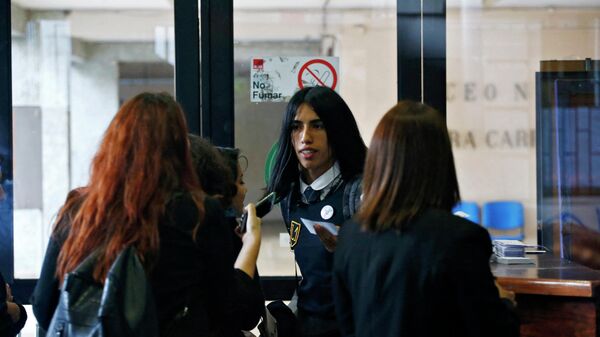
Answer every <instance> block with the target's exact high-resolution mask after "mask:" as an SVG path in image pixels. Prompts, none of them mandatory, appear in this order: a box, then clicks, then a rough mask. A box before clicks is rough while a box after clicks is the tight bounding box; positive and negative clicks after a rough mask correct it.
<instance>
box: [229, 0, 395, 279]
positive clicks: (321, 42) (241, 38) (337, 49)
mask: <svg viewBox="0 0 600 337" xmlns="http://www.w3.org/2000/svg"><path fill="white" fill-rule="evenodd" d="M234 40H235V45H234V46H235V49H234V62H235V69H234V73H235V143H236V146H237V147H239V148H240V149H241V151H242V153H243V154H244V155H245V156H246V157H247V158H248V169H247V170H246V173H245V179H246V183H247V185H248V195H247V197H246V201H247V202H250V201H254V200H257V199H258V198H259V196H260V195H262V193H263V190H262V189H263V188H264V187H265V186H266V182H265V162H266V160H267V154H268V152H269V150H270V149H271V147H272V146H273V144H274V143H275V141H276V140H277V137H278V135H279V128H280V126H281V119H282V116H283V111H284V109H285V106H286V102H259V103H252V102H251V94H250V92H251V89H252V88H251V78H250V76H251V70H252V66H253V64H252V59H253V58H269V57H280V56H281V57H304V56H308V57H315V58H327V57H337V58H338V60H339V68H338V70H339V72H338V82H337V88H338V92H339V93H340V94H341V96H342V97H343V98H344V100H346V102H347V103H348V105H349V106H350V109H351V110H352V112H353V113H354V115H355V117H356V119H357V122H358V125H359V128H360V131H361V134H362V136H363V138H364V140H365V142H366V143H367V144H368V142H369V141H370V138H371V134H372V132H373V130H374V128H375V126H376V125H377V122H378V121H379V119H380V117H381V116H383V114H384V113H385V112H386V111H387V110H388V109H389V108H390V107H391V106H392V105H394V104H395V102H396V97H397V88H398V87H397V80H396V69H397V59H396V1H395V0H353V1H331V2H329V1H313V0H310V1H303V2H298V3H292V2H281V1H251V0H235V1H234ZM322 79H323V78H322ZM292 81H297V80H296V79H295V78H293V79H292ZM323 81H324V82H326V80H325V79H323ZM263 233H264V239H263V242H262V248H261V252H260V257H259V264H258V269H259V271H260V273H261V275H294V273H295V271H294V259H293V255H292V253H291V252H290V249H289V237H288V236H287V233H286V229H285V226H284V224H283V220H282V218H281V213H280V210H279V208H276V209H274V210H273V211H272V212H271V213H270V214H269V215H268V216H267V217H266V218H264V222H263Z"/></svg>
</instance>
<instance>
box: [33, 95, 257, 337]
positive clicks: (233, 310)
mask: <svg viewBox="0 0 600 337" xmlns="http://www.w3.org/2000/svg"><path fill="white" fill-rule="evenodd" d="M248 212H249V213H250V214H251V215H253V214H254V206H253V205H249V206H248ZM249 224H250V226H249V228H248V230H247V232H246V234H245V235H244V237H243V247H242V250H241V251H240V253H239V254H238V256H237V259H235V257H232V254H233V249H232V242H231V238H230V235H229V232H228V230H227V227H226V225H224V217H223V210H222V209H221V206H220V204H219V202H218V201H216V200H213V199H210V198H205V196H204V193H203V191H202V189H201V188H200V185H199V183H198V179H197V177H196V175H195V172H194V168H193V165H192V162H191V157H190V151H189V145H188V137H187V127H186V124H185V120H184V116H183V113H182V111H181V108H180V106H179V105H178V104H177V103H176V102H175V101H174V99H173V98H172V97H171V96H170V95H168V94H151V93H142V94H139V95H137V96H135V97H134V98H132V99H130V100H128V101H127V102H125V103H124V104H123V106H122V107H121V108H120V110H119V111H118V112H117V114H116V116H115V117H114V119H113V120H112V122H111V123H110V125H109V127H108V129H107V130H106V133H105V135H104V138H103V140H102V142H101V144H100V147H99V149H98V152H97V153H96V156H95V157H94V159H93V162H92V166H91V176H90V181H89V183H88V185H87V186H86V187H85V188H82V189H79V190H75V191H73V192H72V193H70V194H69V196H68V198H67V202H66V203H65V205H64V206H63V208H62V210H61V212H60V213H59V215H58V218H57V221H56V223H55V225H54V229H53V234H52V236H51V239H50V243H49V244H48V249H47V252H46V256H45V259H44V264H43V266H42V271H41V274H40V279H39V281H38V284H37V285H36V289H35V291H34V294H33V297H32V303H33V309H34V314H35V316H36V318H37V319H38V323H39V324H40V326H41V327H43V328H44V329H47V328H48V325H49V323H50V320H51V319H52V315H53V312H54V310H55V308H56V305H57V303H58V295H59V287H60V285H61V284H62V281H63V278H64V276H65V274H66V273H68V272H71V271H73V270H74V269H75V268H76V267H77V266H78V265H79V264H80V263H81V262H82V261H83V260H84V259H85V258H86V257H88V256H89V255H90V254H92V253H93V252H100V254H99V256H98V259H97V263H96V266H95V269H94V273H93V275H94V278H95V279H96V280H97V281H98V282H103V280H104V279H105V277H106V274H107V272H108V270H109V268H110V266H111V264H112V263H113V261H114V260H115V258H116V256H117V255H118V254H119V253H120V252H121V250H123V249H124V248H125V247H128V246H134V247H135V248H136V250H137V252H138V257H139V258H140V261H142V264H143V265H144V268H145V270H146V272H147V274H148V275H149V279H150V282H151V284H152V289H153V293H154V299H155V303H156V308H157V315H158V320H159V322H158V323H159V328H160V333H161V335H163V336H164V335H177V336H204V335H211V336H213V335H214V336H228V335H229V333H228V331H229V330H228V329H233V331H235V330H238V331H239V330H240V329H247V328H248V327H249V325H252V324H255V323H256V320H258V317H256V318H255V321H254V322H250V321H252V320H254V318H248V317H246V316H244V315H240V311H243V310H244V308H246V307H248V306H252V305H263V303H262V302H261V300H262V299H261V297H260V296H257V297H256V298H253V297H252V296H246V297H243V298H239V297H236V294H235V291H232V289H233V288H232V287H233V285H234V284H235V283H236V282H246V283H248V284H250V283H251V279H252V277H253V275H254V271H255V270H254V269H255V265H256V258H257V256H258V250H259V248H260V219H258V218H256V217H255V216H252V217H251V221H250V222H249ZM229 261H235V266H232V265H231V264H230V262H229ZM232 292H233V294H232ZM246 293H248V292H246ZM231 296H233V297H231ZM226 298H232V300H229V301H228V300H224V299H226ZM256 302H258V303H256ZM237 304H239V305H237ZM236 317H244V318H246V321H245V322H242V321H241V320H240V319H237V318H236ZM250 328H251V327H250Z"/></svg>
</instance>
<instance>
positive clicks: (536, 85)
mask: <svg viewBox="0 0 600 337" xmlns="http://www.w3.org/2000/svg"><path fill="white" fill-rule="evenodd" d="M599 17H600V3H598V2H597V1H596V2H594V1H583V0H581V1H579V0H556V1H551V0H547V1H535V2H531V1H525V2H523V1H495V2H494V1H492V2H490V1H466V2H465V1H454V0H451V1H450V0H449V1H448V2H447V21H446V22H447V34H446V36H447V41H446V42H447V43H446V46H447V81H448V83H447V84H448V86H447V88H448V92H447V115H448V127H449V129H450V133H451V135H452V143H453V146H454V151H455V152H454V153H455V160H456V165H457V172H458V176H459V183H460V187H461V195H462V197H463V199H465V200H472V201H476V202H478V203H479V204H480V205H483V204H484V203H486V202H488V201H493V200H516V201H519V202H521V203H522V204H523V205H524V207H525V241H527V242H530V243H535V242H536V241H537V228H538V224H541V223H543V222H546V221H554V220H552V219H553V218H555V219H558V218H561V217H563V216H565V215H566V213H564V212H563V213H560V211H559V210H556V209H548V212H545V210H544V209H540V210H538V207H537V205H538V204H537V201H538V200H537V197H538V196H537V191H538V190H537V189H536V186H537V183H536V175H537V174H539V175H541V177H540V178H541V182H542V185H543V186H544V188H543V189H542V190H540V191H541V192H542V195H550V196H551V197H550V198H549V199H545V200H547V201H548V202H550V203H555V202H556V200H554V201H552V200H551V199H553V198H555V197H557V195H555V194H553V193H554V192H555V191H556V186H557V185H556V184H557V182H558V180H560V179H558V177H559V176H558V175H557V171H556V167H557V165H558V164H561V167H562V168H563V171H564V172H563V173H560V172H559V173H558V174H565V172H568V173H566V175H564V176H563V177H562V182H563V183H564V184H565V185H564V186H565V187H566V188H567V189H569V190H571V191H572V192H573V193H568V196H567V195H565V196H563V197H565V199H564V200H569V201H568V203H569V210H568V211H569V213H571V214H572V215H576V217H577V218H578V219H580V220H581V222H582V223H583V224H584V225H585V226H587V227H589V228H595V229H598V228H599V227H598V226H599V225H600V218H597V213H596V209H595V207H596V206H592V205H594V204H595V205H598V203H599V199H598V194H597V192H594V193H596V194H594V193H591V191H592V190H593V188H592V186H589V185H590V184H592V181H593V179H594V173H593V172H594V171H593V164H592V163H593V162H594V158H595V156H597V154H595V153H594V151H593V150H592V148H593V142H592V141H591V139H592V137H593V136H592V135H593V133H592V132H591V131H590V125H591V124H592V123H590V121H589V120H590V118H593V117H590V116H592V115H593V113H592V112H593V111H594V109H597V107H598V104H599V103H598V102H599V101H600V99H599V98H598V96H597V95H598V94H597V92H598V91H596V100H595V101H594V100H593V99H591V100H587V101H585V100H583V99H581V98H578V99H577V100H572V101H571V102H572V104H570V106H567V107H565V109H563V110H561V111H562V112H561V113H560V114H557V115H554V113H555V112H556V111H555V109H554V108H553V107H552V106H554V105H548V104H546V103H544V102H545V101H544V100H545V98H544V97H548V95H549V94H551V93H552V92H553V90H554V89H555V88H556V87H555V86H554V82H552V83H550V82H548V87H545V86H544V85H545V84H544V83H545V82H544V81H540V78H541V77H540V76H545V75H543V74H544V73H546V74H549V73H551V72H548V71H547V68H548V66H542V64H548V62H547V61H550V60H555V61H556V62H558V63H559V64H561V67H563V66H566V65H567V64H572V63H569V62H579V64H581V65H584V63H585V62H584V61H583V60H585V59H586V58H589V59H592V60H598V59H600V26H599V25H598V22H599V21H598V18H599ZM581 70H583V68H582V69H581ZM573 71H574V70H573V69H571V70H568V69H566V68H565V71H564V72H565V73H570V72H573ZM595 74H598V68H596V72H595ZM596 76H597V75H596ZM596 78H597V77H596ZM546 89H547V90H546ZM596 90H597V89H596ZM559 96H560V95H559ZM578 97H579V96H578ZM582 97H583V96H582ZM588 98H589V97H588ZM550 101H552V102H558V96H557V98H556V100H554V99H551V100H550ZM584 101H585V102H584ZM586 102H587V103H586ZM588 103H589V104H588ZM536 104H537V105H536ZM552 104H554V103H552ZM536 114H538V125H540V124H539V122H540V121H543V120H549V119H548V118H554V119H552V120H553V121H555V122H557V123H554V122H550V123H545V122H544V123H542V125H541V128H540V129H537V130H536ZM556 118H558V119H556ZM559 119H560V122H558V121H559ZM553 134H556V135H559V136H556V137H559V138H560V139H558V138H556V137H555V136H551V138H548V137H547V136H546V135H553ZM536 136H537V139H539V140H540V142H539V144H537V145H536ZM540 137H541V138H540ZM555 144H560V147H561V148H562V150H560V151H563V152H564V153H563V152H561V154H560V155H559V158H560V159H559V160H558V161H557V158H556V156H555V154H556V153H557V152H556V151H558V150H557V149H556V148H555V147H554V146H555ZM536 147H537V149H539V154H540V156H539V158H540V161H539V162H537V163H536ZM536 168H537V171H536ZM583 185H586V186H583ZM548 186H549V187H548ZM553 186H554V187H553ZM585 205H587V206H585ZM565 210H566V209H565ZM556 211H558V212H559V213H556ZM598 214H600V213H598ZM492 234H493V233H492ZM542 243H543V242H542ZM549 248H552V247H549Z"/></svg>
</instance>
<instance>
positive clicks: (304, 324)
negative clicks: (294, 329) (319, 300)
mask: <svg viewBox="0 0 600 337" xmlns="http://www.w3.org/2000/svg"><path fill="white" fill-rule="evenodd" d="M340 336H341V334H340V330H339V328H338V324H337V321H336V320H335V317H333V318H329V317H322V316H318V315H315V314H311V313H308V312H306V311H303V310H298V334H297V337H340Z"/></svg>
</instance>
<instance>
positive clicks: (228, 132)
mask: <svg viewBox="0 0 600 337" xmlns="http://www.w3.org/2000/svg"><path fill="white" fill-rule="evenodd" d="M200 11H201V25H202V26H201V27H202V35H201V41H202V44H201V46H202V48H201V49H202V136H203V137H204V138H209V139H210V140H211V141H212V142H213V144H215V145H219V146H234V144H235V140H234V130H233V127H234V93H233V0H201V6H200Z"/></svg>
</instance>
